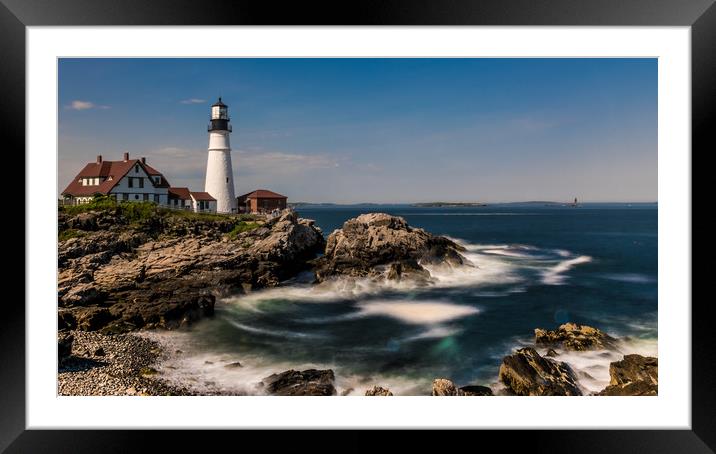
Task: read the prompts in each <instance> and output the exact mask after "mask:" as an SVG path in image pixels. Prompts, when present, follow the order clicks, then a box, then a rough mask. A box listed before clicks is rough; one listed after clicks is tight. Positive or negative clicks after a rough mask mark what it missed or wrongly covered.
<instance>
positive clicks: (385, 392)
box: [365, 386, 393, 396]
mask: <svg viewBox="0 0 716 454" xmlns="http://www.w3.org/2000/svg"><path fill="white" fill-rule="evenodd" d="M365 395H366V396H392V395H393V393H392V392H390V390H389V389H387V388H383V387H381V386H374V387H372V388H371V389H369V390H367V391H366V392H365Z"/></svg>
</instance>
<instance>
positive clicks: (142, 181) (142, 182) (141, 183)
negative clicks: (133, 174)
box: [137, 177, 144, 188]
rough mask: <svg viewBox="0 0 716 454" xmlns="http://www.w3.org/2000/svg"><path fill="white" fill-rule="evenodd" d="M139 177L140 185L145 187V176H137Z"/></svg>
mask: <svg viewBox="0 0 716 454" xmlns="http://www.w3.org/2000/svg"><path fill="white" fill-rule="evenodd" d="M137 179H138V180H139V187H140V188H143V187H144V178H142V177H139V178H137Z"/></svg>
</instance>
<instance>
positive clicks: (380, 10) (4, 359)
mask: <svg viewBox="0 0 716 454" xmlns="http://www.w3.org/2000/svg"><path fill="white" fill-rule="evenodd" d="M713 3H714V0H694V1H684V0H601V1H600V0H550V1H537V0H490V1H484V0H483V1H476V0H451V1H449V2H448V1H428V0H382V1H379V0H370V1H362V2H355V3H350V4H349V3H342V2H323V1H319V2H310V3H308V2H286V3H285V4H280V5H277V4H274V3H272V2H268V1H263V2H260V1H243V0H234V1H232V0H212V1H211V2H201V1H190V0H174V1H172V0H124V1H121V2H120V1H118V0H61V1H60V0H55V1H53V0H0V62H2V64H1V67H0V87H2V88H1V90H2V102H0V113H1V115H2V120H3V121H2V124H3V128H2V129H0V134H2V136H3V139H4V140H3V142H2V143H3V144H5V145H6V147H7V148H6V153H10V150H13V152H12V153H14V154H15V155H16V157H17V158H18V159H17V160H18V161H19V162H17V164H18V165H20V166H22V167H23V168H24V163H23V162H22V161H20V159H19V156H20V155H22V154H21V153H17V152H16V150H24V149H25V148H24V145H25V135H24V131H25V125H24V122H25V115H24V112H25V28H26V27H28V26H41V25H52V26H65V25H95V26H105V25H349V26H353V25H447V26H462V25H525V26H527V25H529V26H539V25H551V26H569V25H572V26H690V27H691V65H692V77H691V84H692V86H691V88H692V150H691V156H693V155H694V154H696V153H695V152H696V150H701V152H700V154H704V153H706V152H707V151H712V150H714V149H715V148H716V147H715V146H714V145H715V144H714V138H713V137H714V134H713V133H712V131H711V129H712V127H710V126H711V124H712V123H713V122H712V121H711V120H712V118H713V115H712V114H713V111H714V106H715V105H716V6H714V4H713ZM53 102H54V101H53ZM25 241H26V242H27V241H28V238H25ZM692 282H693V278H692ZM689 303H691V311H692V371H691V373H692V402H691V410H692V428H691V430H547V431H537V430H529V431H525V430H519V431H514V435H518V436H513V432H510V433H505V432H502V431H495V430H490V431H481V432H480V433H479V434H478V437H477V440H474V441H477V442H478V443H479V446H482V447H484V448H485V449H489V448H488V447H491V446H503V447H507V448H509V449H508V450H509V451H512V450H515V451H520V450H523V449H524V450H526V452H542V451H546V452H551V453H559V452H575V451H576V452H581V453H592V452H609V453H620V452H649V453H674V452H680V453H708V452H711V453H713V452H716V378H715V377H716V371H714V364H716V349H714V348H713V344H712V343H711V340H712V334H711V332H712V325H713V321H714V319H713V317H711V316H710V312H711V311H710V310H709V305H710V304H711V303H710V299H693V302H689V301H684V302H683V304H689ZM25 378H26V377H25V310H24V306H23V305H21V304H18V303H17V302H14V303H13V304H9V302H6V303H5V304H4V305H3V312H2V317H1V318H0V451H5V450H6V452H8V453H26V452H32V453H34V452H73V453H77V452H103V453H113V452H127V451H138V452H144V451H145V450H154V449H155V448H154V447H152V446H151V443H150V442H151V441H155V440H156V441H160V443H161V447H162V451H165V452H170V451H171V450H174V449H181V450H185V449H186V448H188V447H190V446H191V445H192V444H195V443H196V444H199V445H201V446H203V449H202V451H201V452H206V451H207V450H214V449H215V450H219V449H222V448H220V447H221V446H222V445H224V443H226V442H228V443H229V444H228V445H225V446H229V447H235V448H236V449H239V447H240V446H241V447H244V448H248V447H249V446H251V441H249V440H247V439H246V437H247V434H241V435H240V436H238V437H237V435H236V434H235V433H233V432H232V431H214V432H213V433H211V434H206V433H201V434H197V433H195V432H193V431H186V430H185V431H161V432H160V433H157V432H151V431H125V430H102V431H83V430H70V431H61V430H49V431H43V430H26V429H25V420H26V418H25V417H26V414H25ZM237 411H240V410H239V409H237ZM476 411H479V409H476ZM436 417H438V416H436ZM334 435H336V438H337V439H339V440H341V441H340V443H341V445H340V446H337V447H336V448H338V449H339V450H341V451H349V450H350V451H355V450H358V451H361V452H364V451H366V450H368V449H373V446H375V444H376V443H375V440H374V439H373V438H372V437H371V436H365V434H364V433H362V432H360V431H355V432H344V431H336V432H335V433H334ZM463 435H464V434H463ZM467 436H470V435H469V434H468V435H467ZM259 437H260V438H261V439H262V440H264V442H265V441H266V440H270V447H271V448H272V449H281V448H282V447H296V446H299V447H300V446H306V447H310V446H312V445H313V446H316V445H317V444H319V443H320V442H318V441H317V439H320V440H324V438H323V437H322V436H320V437H316V434H315V433H314V434H310V433H306V432H302V433H299V432H292V433H290V434H288V435H287V436H281V435H278V436H273V435H271V434H266V433H265V432H264V433H263V435H259ZM401 438H402V439H403V440H402V441H403V442H405V443H417V444H423V443H427V442H429V441H430V440H435V439H436V437H435V434H432V433H430V432H427V431H420V432H417V431H411V432H410V433H409V434H407V436H404V437H401ZM437 438H438V439H442V440H446V439H447V437H444V436H441V435H438V437H437ZM470 438H472V437H470ZM495 443H496V444H495ZM211 446H215V448H211ZM404 447H405V449H407V445H404ZM401 451H402V449H401Z"/></svg>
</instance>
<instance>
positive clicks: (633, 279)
mask: <svg viewBox="0 0 716 454" xmlns="http://www.w3.org/2000/svg"><path fill="white" fill-rule="evenodd" d="M601 277H603V278H604V279H609V280H611V281H618V282H628V283H631V284H650V283H652V282H656V278H653V277H651V276H647V275H645V274H638V273H621V274H602V275H601Z"/></svg>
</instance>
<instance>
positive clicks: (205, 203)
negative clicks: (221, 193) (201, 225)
mask: <svg viewBox="0 0 716 454" xmlns="http://www.w3.org/2000/svg"><path fill="white" fill-rule="evenodd" d="M189 195H190V196H191V200H192V206H193V208H194V211H195V212H197V213H216V199H215V198H213V197H212V196H211V195H209V193H208V192H190V193H189Z"/></svg>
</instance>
